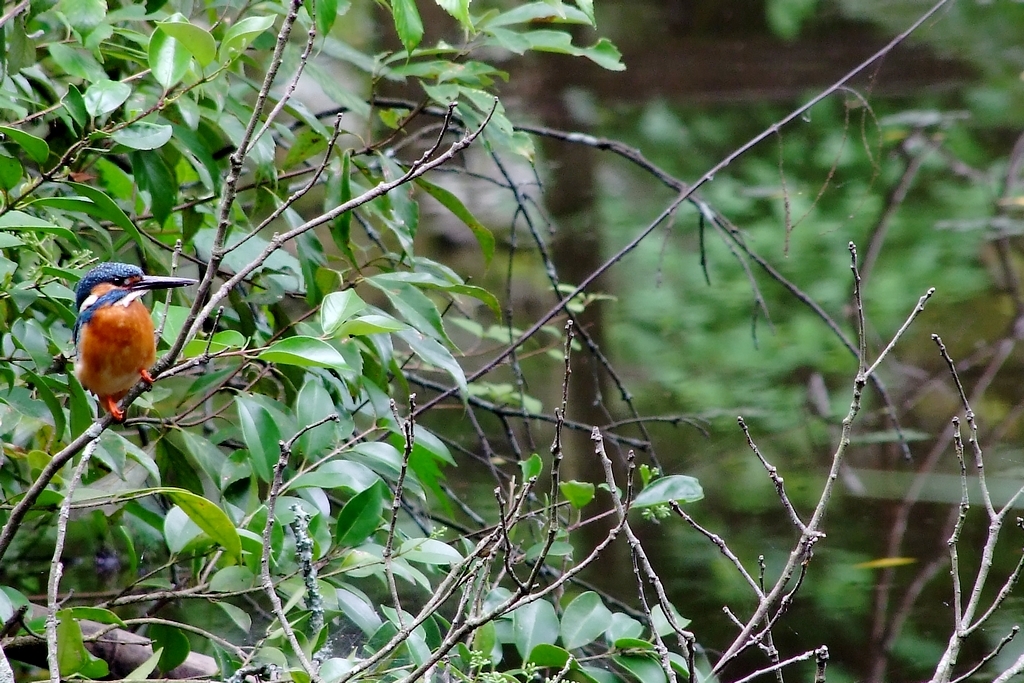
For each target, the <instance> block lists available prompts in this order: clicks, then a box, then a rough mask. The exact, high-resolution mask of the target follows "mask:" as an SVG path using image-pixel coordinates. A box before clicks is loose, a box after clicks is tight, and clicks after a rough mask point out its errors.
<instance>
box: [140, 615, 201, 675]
mask: <svg viewBox="0 0 1024 683" xmlns="http://www.w3.org/2000/svg"><path fill="white" fill-rule="evenodd" d="M146 635H147V636H149V638H150V639H151V640H152V641H153V649H154V650H156V649H162V650H163V652H162V653H161V654H160V669H161V670H162V671H170V670H171V669H173V668H175V667H176V666H178V665H179V664H181V663H182V662H184V661H185V659H186V658H187V657H188V655H189V653H190V652H191V651H192V647H191V646H190V645H189V642H188V637H186V636H185V634H184V633H182V631H181V629H177V628H174V627H173V626H168V625H166V624H150V625H149V628H148V629H146Z"/></svg>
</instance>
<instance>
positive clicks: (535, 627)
mask: <svg viewBox="0 0 1024 683" xmlns="http://www.w3.org/2000/svg"><path fill="white" fill-rule="evenodd" d="M557 639H558V615H556V614H555V608H554V607H552V605H551V603H550V602H547V601H546V600H536V601H534V602H531V603H528V604H526V605H523V606H522V607H519V608H517V609H515V610H514V611H513V612H512V640H513V642H514V643H515V646H516V650H518V651H519V654H520V656H522V657H523V658H524V659H525V658H526V657H527V655H529V654H530V653H531V652H533V648H535V647H537V646H538V645H540V644H541V643H545V644H547V645H554V644H555V641H556V640H557Z"/></svg>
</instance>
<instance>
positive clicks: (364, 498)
mask: <svg viewBox="0 0 1024 683" xmlns="http://www.w3.org/2000/svg"><path fill="white" fill-rule="evenodd" d="M385 491H387V487H386V486H385V485H384V483H383V482H382V481H380V480H379V479H378V480H377V483H376V484H375V485H373V486H371V487H369V488H367V489H366V490H364V491H362V492H360V493H357V494H356V495H355V496H353V497H352V498H351V499H350V500H349V501H348V502H347V503H345V507H343V508H342V509H341V513H340V514H339V515H338V523H337V525H336V526H335V531H334V537H335V539H337V542H338V545H341V546H346V547H349V548H352V547H355V546H357V545H359V544H361V543H362V542H363V541H365V540H366V539H367V538H369V536H370V534H372V533H373V532H374V531H376V530H377V527H379V526H380V524H381V521H382V520H383V517H382V516H381V506H382V505H383V504H384V493H385Z"/></svg>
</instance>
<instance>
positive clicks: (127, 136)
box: [110, 121, 174, 150]
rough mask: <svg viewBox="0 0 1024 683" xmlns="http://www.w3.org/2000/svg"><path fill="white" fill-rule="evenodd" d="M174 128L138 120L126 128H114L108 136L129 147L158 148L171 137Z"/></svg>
mask: <svg viewBox="0 0 1024 683" xmlns="http://www.w3.org/2000/svg"><path fill="white" fill-rule="evenodd" d="M173 132H174V129H173V128H171V127H170V126H169V125H167V124H165V123H147V122H146V121H139V122H138V123H133V124H132V125H130V126H128V127H127V128H122V129H121V130H116V131H114V132H113V134H111V136H110V137H112V138H114V141H115V142H117V143H118V144H121V145H124V146H125V147H128V148H130V149H144V150H148V149H159V148H160V147H163V146H164V145H165V144H167V141H168V140H170V139H171V134H172V133H173Z"/></svg>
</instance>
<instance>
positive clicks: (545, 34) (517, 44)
mask: <svg viewBox="0 0 1024 683" xmlns="http://www.w3.org/2000/svg"><path fill="white" fill-rule="evenodd" d="M491 33H492V35H495V37H496V38H500V40H499V42H501V43H502V44H503V45H504V46H505V47H506V48H508V49H510V50H512V51H513V52H516V53H519V54H521V53H522V52H525V51H526V50H537V51H539V52H555V53H558V54H563V55H572V56H573V57H586V58H587V59H589V60H590V61H592V62H594V63H595V64H597V65H598V66H600V67H602V68H605V69H608V70H609V71H624V70H625V68H626V66H625V65H624V64H623V63H622V53H620V52H619V50H618V49H617V48H616V47H615V45H613V44H612V42H611V41H610V40H608V39H607V38H601V39H599V40H598V41H597V42H596V43H594V44H593V45H592V46H591V47H579V46H578V45H573V44H572V35H571V34H569V33H567V32H563V31H554V30H549V29H540V30H536V31H523V32H521V33H516V32H514V31H508V30H506V29H498V30H496V31H491ZM517 48H518V49H517Z"/></svg>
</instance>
